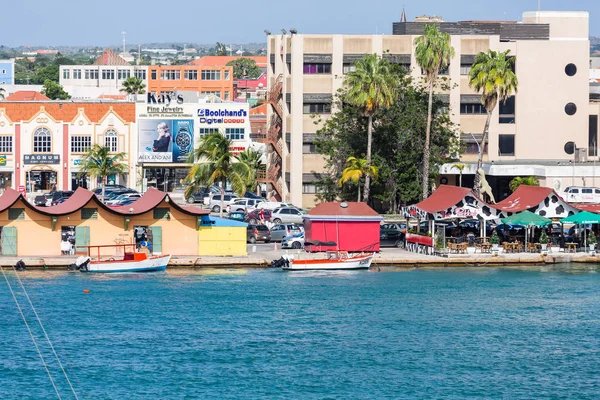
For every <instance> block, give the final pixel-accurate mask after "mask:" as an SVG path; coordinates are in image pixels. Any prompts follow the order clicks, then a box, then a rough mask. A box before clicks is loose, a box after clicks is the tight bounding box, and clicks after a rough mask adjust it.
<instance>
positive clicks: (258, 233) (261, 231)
mask: <svg viewBox="0 0 600 400" xmlns="http://www.w3.org/2000/svg"><path fill="white" fill-rule="evenodd" d="M246 240H247V241H248V243H256V242H258V241H263V242H265V243H269V242H270V241H271V232H270V231H269V228H267V227H266V225H252V224H248V227H247V228H246Z"/></svg>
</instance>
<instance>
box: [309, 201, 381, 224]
mask: <svg viewBox="0 0 600 400" xmlns="http://www.w3.org/2000/svg"><path fill="white" fill-rule="evenodd" d="M343 204H346V205H347V206H346V207H342V205H343ZM305 218H307V219H310V220H318V219H350V218H351V219H369V220H377V221H379V220H382V219H383V218H382V217H381V216H380V215H379V214H378V213H377V212H376V211H375V210H373V209H372V208H371V207H369V206H368V205H367V204H366V203H362V202H360V203H359V202H347V203H338V202H327V203H321V204H319V205H318V206H316V207H315V208H313V209H312V210H310V211H309V212H308V213H306V215H305Z"/></svg>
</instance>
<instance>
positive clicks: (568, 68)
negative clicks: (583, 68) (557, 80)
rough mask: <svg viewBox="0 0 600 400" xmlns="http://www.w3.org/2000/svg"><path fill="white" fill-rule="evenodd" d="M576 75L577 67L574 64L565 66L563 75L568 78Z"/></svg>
mask: <svg viewBox="0 0 600 400" xmlns="http://www.w3.org/2000/svg"><path fill="white" fill-rule="evenodd" d="M576 73H577V66H576V65H575V64H567V66H566V67H565V74H567V75H568V76H574V75H575V74H576Z"/></svg>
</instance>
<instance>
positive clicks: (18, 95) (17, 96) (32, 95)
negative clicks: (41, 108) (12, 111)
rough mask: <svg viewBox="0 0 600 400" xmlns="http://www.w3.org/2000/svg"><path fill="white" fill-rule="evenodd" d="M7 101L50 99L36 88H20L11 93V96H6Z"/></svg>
mask: <svg viewBox="0 0 600 400" xmlns="http://www.w3.org/2000/svg"><path fill="white" fill-rule="evenodd" d="M5 100H7V101H40V100H50V99H49V98H48V97H46V96H44V95H43V94H41V93H40V92H36V91H35V90H18V91H16V92H14V93H13V94H11V95H10V96H6V99H5Z"/></svg>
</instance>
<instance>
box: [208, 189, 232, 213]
mask: <svg viewBox="0 0 600 400" xmlns="http://www.w3.org/2000/svg"><path fill="white" fill-rule="evenodd" d="M221 196H223V204H224V205H225V206H227V205H228V204H231V203H233V202H234V201H235V200H236V199H237V198H238V197H237V195H235V194H224V195H221V194H220V193H218V194H215V193H213V194H211V195H210V198H209V200H208V208H209V209H210V210H212V212H219V211H220V210H221Z"/></svg>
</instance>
